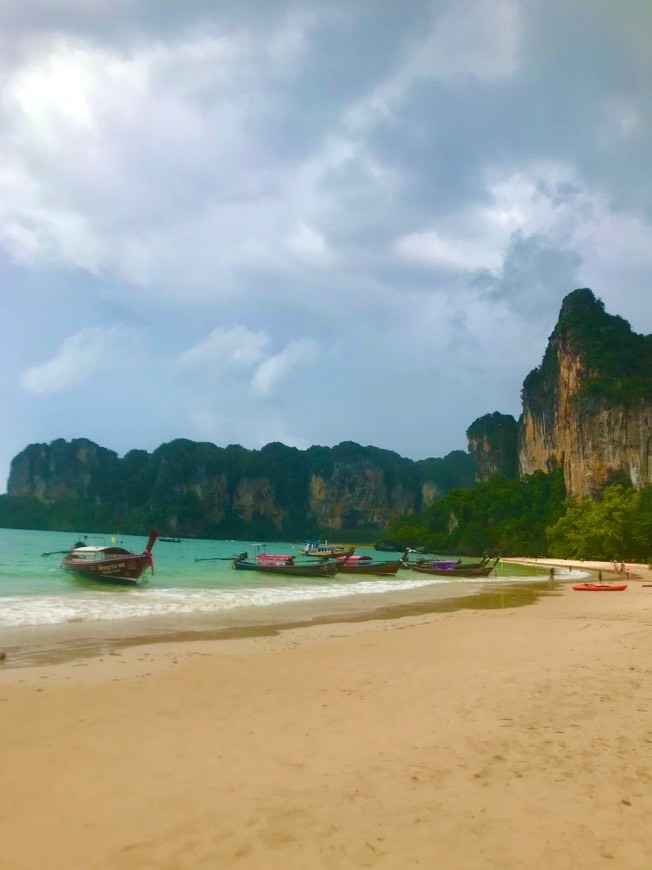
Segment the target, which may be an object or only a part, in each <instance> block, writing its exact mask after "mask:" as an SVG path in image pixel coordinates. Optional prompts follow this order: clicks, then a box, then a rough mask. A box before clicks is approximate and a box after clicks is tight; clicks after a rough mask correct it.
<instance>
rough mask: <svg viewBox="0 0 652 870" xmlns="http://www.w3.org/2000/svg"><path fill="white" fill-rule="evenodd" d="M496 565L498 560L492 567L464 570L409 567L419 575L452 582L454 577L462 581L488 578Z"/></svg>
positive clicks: (460, 567)
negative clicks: (431, 575)
mask: <svg viewBox="0 0 652 870" xmlns="http://www.w3.org/2000/svg"><path fill="white" fill-rule="evenodd" d="M497 564H498V559H496V561H495V562H494V563H493V564H492V565H483V566H481V567H475V568H466V567H465V566H464V565H460V566H459V568H435V567H434V566H430V567H429V566H427V565H419V564H414V565H410V568H412V570H413V571H417V572H418V573H419V574H434V575H435V576H437V577H448V578H449V579H451V580H452V579H454V578H455V577H461V578H462V579H468V578H471V577H488V576H489V575H490V574H491V572H492V571H493V570H494V568H495V567H496V565H497Z"/></svg>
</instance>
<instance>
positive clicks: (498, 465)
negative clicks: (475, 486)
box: [466, 411, 518, 480]
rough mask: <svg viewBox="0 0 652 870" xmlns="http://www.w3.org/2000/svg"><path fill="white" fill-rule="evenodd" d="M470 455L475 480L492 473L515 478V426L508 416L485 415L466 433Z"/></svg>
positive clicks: (511, 418)
mask: <svg viewBox="0 0 652 870" xmlns="http://www.w3.org/2000/svg"><path fill="white" fill-rule="evenodd" d="M466 437H467V439H468V442H469V453H470V454H471V456H472V457H473V459H474V460H475V463H476V466H477V468H478V477H479V478H480V479H482V480H486V479H488V478H489V477H491V475H492V474H500V475H502V476H503V477H518V423H517V422H516V420H515V419H514V418H513V417H512V416H511V414H500V413H499V412H498V411H494V413H493V414H485V415H484V416H483V417H478V419H477V420H474V421H473V423H471V425H470V426H469V428H468V429H467V430H466Z"/></svg>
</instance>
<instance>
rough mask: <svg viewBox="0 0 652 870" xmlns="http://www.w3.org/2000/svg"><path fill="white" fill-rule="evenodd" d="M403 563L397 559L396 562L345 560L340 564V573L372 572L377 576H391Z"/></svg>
mask: <svg viewBox="0 0 652 870" xmlns="http://www.w3.org/2000/svg"><path fill="white" fill-rule="evenodd" d="M403 567H405V566H404V563H403V562H402V561H401V560H400V559H398V560H397V561H396V562H376V563H375V564H374V563H373V562H353V563H352V564H349V563H348V562H345V563H344V564H341V565H340V570H339V573H340V574H372V575H375V576H378V577H385V576H391V575H393V574H396V573H398V570H399V569H400V568H403Z"/></svg>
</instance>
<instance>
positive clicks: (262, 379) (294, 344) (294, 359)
mask: <svg viewBox="0 0 652 870" xmlns="http://www.w3.org/2000/svg"><path fill="white" fill-rule="evenodd" d="M317 352H318V346H317V343H316V342H315V341H311V340H309V339H300V340H298V341H291V342H290V343H289V344H288V345H287V347H285V348H283V350H282V351H281V352H280V353H277V354H275V355H274V356H271V357H269V358H268V359H266V360H265V361H264V362H263V363H261V364H260V365H259V366H258V368H257V369H256V372H255V374H254V376H253V379H252V381H251V388H252V391H253V392H254V394H255V395H258V396H263V397H265V398H269V397H271V396H272V395H273V394H274V393H275V392H276V391H277V390H278V389H279V387H280V386H281V385H282V384H283V382H284V381H285V380H286V379H287V378H288V377H289V375H290V374H291V373H292V372H293V371H294V370H296V369H299V368H301V369H304V373H305V368H306V367H310V366H311V365H312V363H313V362H314V361H315V360H316V358H317Z"/></svg>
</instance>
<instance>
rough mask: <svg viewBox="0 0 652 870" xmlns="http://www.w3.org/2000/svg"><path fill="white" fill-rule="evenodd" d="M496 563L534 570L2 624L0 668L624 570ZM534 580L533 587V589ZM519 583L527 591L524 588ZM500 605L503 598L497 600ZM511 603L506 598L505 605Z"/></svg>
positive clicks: (636, 570) (431, 609) (331, 619)
mask: <svg viewBox="0 0 652 870" xmlns="http://www.w3.org/2000/svg"><path fill="white" fill-rule="evenodd" d="M501 561H502V563H505V564H508V565H512V566H514V565H521V566H524V567H528V568H537V569H539V570H540V571H541V574H540V575H539V576H538V577H537V576H535V575H533V576H532V577H531V578H530V579H528V580H525V581H524V580H523V579H519V580H512V578H511V577H510V576H505V577H499V578H497V580H493V581H492V582H490V583H489V582H487V580H486V579H485V578H478V579H477V581H475V582H473V583H470V582H468V581H466V582H465V583H456V582H455V581H448V580H447V581H446V583H442V584H441V585H436V584H433V585H431V586H426V587H424V588H421V589H409V590H400V591H396V592H394V591H388V592H383V593H381V594H377V593H368V594H363V595H356V596H346V595H345V596H342V598H340V599H334V600H319V599H318V600H316V601H315V600H313V601H310V602H307V603H303V602H290V603H285V604H282V605H269V606H266V607H264V608H259V607H256V608H246V607H242V608H236V609H234V610H233V611H224V612H218V613H206V614H202V613H200V612H198V613H194V614H188V613H175V614H168V615H165V616H146V617H138V618H136V617H134V618H129V619H116V620H88V621H86V620H79V621H77V620H73V621H70V622H65V623H54V624H40V625H33V626H30V625H28V626H16V627H8V628H5V629H3V633H2V641H1V642H0V656H2V659H1V660H0V673H1V672H2V671H4V672H7V671H10V670H12V669H14V668H24V667H31V666H39V665H43V666H47V665H51V664H58V663H64V662H68V661H71V660H74V659H92V658H98V657H99V656H102V655H107V654H114V653H115V651H116V650H118V651H119V650H123V649H126V648H128V647H130V646H135V647H145V646H148V645H158V644H162V643H179V644H183V643H189V642H193V641H215V642H217V641H220V642H222V641H229V640H232V639H242V638H247V637H263V636H270V635H274V634H277V633H279V632H281V633H282V632H285V631H288V630H291V629H295V628H309V627H311V626H319V625H324V624H325V625H329V624H340V623H347V622H358V621H373V620H377V619H399V618H403V617H405V616H409V615H411V614H412V613H420V614H425V613H437V612H442V611H449V610H457V609H464V608H466V607H468V606H469V601H468V600H467V599H469V598H471V599H474V600H475V601H476V602H477V607H478V608H480V609H482V608H491V607H492V604H491V601H492V597H493V596H495V595H496V594H500V590H499V587H503V586H504V587H510V588H513V589H515V590H521V593H523V594H522V595H521V597H522V598H523V596H525V598H526V599H527V600H524V601H523V602H520V603H532V602H533V601H535V600H536V598H537V597H538V594H540V593H541V592H542V591H544V590H545V589H548V588H549V582H550V578H549V577H548V576H546V575H545V573H544V572H545V570H546V569H548V568H554V569H561V571H564V572H568V573H567V574H566V576H565V578H562V579H560V575H559V573H558V574H557V575H556V576H555V577H553V581H554V583H555V584H557V583H561V584H563V583H564V582H569V583H570V582H572V579H573V577H572V574H573V572H575V571H576V572H578V576H585V577H589V578H594V579H602V580H604V582H612V581H614V580H618V581H623V580H624V579H625V575H623V573H621V572H617V571H614V570H613V563H611V562H596V561H590V562H585V561H575V560H565V559H551V558H547V557H546V558H540V559H539V558H537V559H534V558H526V557H505V558H503V559H502V560H501ZM628 568H631V570H630V571H629V573H628V574H627V577H628V578H629V581H630V582H633V583H635V582H637V581H641V580H645V579H648V577H649V579H651V580H652V571H650V569H649V568H648V566H647V565H645V564H631V565H628ZM537 586H540V587H541V588H540V590H539V591H538V592H535V593H533V592H532V591H531V590H533V589H534V590H536V588H537ZM526 590H527V591H526ZM501 606H505V605H504V601H503V604H502V605H501ZM508 606H511V605H508Z"/></svg>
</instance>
